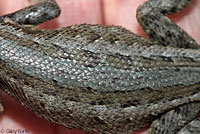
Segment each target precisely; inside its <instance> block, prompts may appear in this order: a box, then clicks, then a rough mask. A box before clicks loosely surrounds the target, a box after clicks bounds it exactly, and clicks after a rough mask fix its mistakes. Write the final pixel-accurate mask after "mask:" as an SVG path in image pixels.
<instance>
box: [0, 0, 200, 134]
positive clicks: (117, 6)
mask: <svg viewBox="0 0 200 134" xmlns="http://www.w3.org/2000/svg"><path fill="white" fill-rule="evenodd" d="M144 1H146V0H57V2H58V4H59V6H60V7H61V11H62V13H61V15H60V17H59V18H57V19H54V20H52V21H50V22H48V23H45V24H42V25H41V26H39V27H40V28H58V27H66V26H68V25H72V24H81V23H90V24H97V23H98V24H103V25H119V26H123V27H126V28H127V29H129V30H131V31H133V32H134V33H136V34H139V35H141V36H145V37H147V36H146V35H145V34H144V32H143V31H142V30H141V27H140V26H139V24H138V23H137V20H136V17H135V15H136V8H137V7H138V6H139V5H141V4H142V3H143V2H144ZM25 3H27V0H0V15H3V14H6V13H11V12H13V11H16V10H18V9H21V8H23V7H24V6H25ZM199 12H200V1H199V0H193V2H192V4H191V5H189V6H188V7H187V8H185V9H184V10H182V11H181V12H180V13H176V14H174V15H170V18H171V19H173V21H175V22H176V23H177V24H178V25H179V26H181V27H182V28H183V29H184V30H186V31H187V32H188V33H189V35H191V36H192V37H193V38H194V39H195V40H196V41H197V42H198V43H199V44H200V36H199V32H200V14H199ZM2 98H3V104H4V108H5V111H4V113H3V114H2V115H1V116H0V131H1V130H5V131H6V130H8V129H12V130H18V129H20V130H24V129H27V130H29V132H28V134H44V133H48V134H56V133H57V134H60V133H65V134H68V133H69V134H84V133H83V132H81V131H80V130H68V129H66V128H64V127H61V126H59V125H55V124H52V123H49V122H48V121H46V120H44V119H41V118H39V117H37V116H36V115H34V114H33V113H31V112H30V111H28V110H26V109H25V108H23V107H22V106H21V105H20V104H19V103H17V102H16V101H15V100H14V99H12V98H11V97H9V96H7V95H5V94H4V93H2ZM0 133H1V132H0ZM140 133H142V134H148V128H147V129H145V130H144V129H143V130H142V131H140V132H137V134H140Z"/></svg>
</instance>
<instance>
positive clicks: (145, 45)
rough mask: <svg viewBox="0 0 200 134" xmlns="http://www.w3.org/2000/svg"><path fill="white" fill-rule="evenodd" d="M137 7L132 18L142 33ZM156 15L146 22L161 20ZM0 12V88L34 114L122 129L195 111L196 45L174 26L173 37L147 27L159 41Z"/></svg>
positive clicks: (90, 127)
mask: <svg viewBox="0 0 200 134" xmlns="http://www.w3.org/2000/svg"><path fill="white" fill-rule="evenodd" d="M153 1H154V0H152V2H153ZM47 3H48V1H47ZM52 3H53V5H54V4H55V3H54V2H53V1H51V2H50V5H51V4H52ZM149 3H150V2H149ZM154 4H155V3H154ZM41 5H42V4H41ZM150 5H151V4H150ZM148 6H149V5H148V4H147V5H146V6H144V7H145V8H147V7H148ZM185 6H186V5H185ZM52 7H53V6H52ZM27 9H29V8H27ZM142 9H143V7H140V8H139V9H138V20H139V22H140V23H142V24H144V25H142V26H143V28H144V29H145V30H146V31H147V32H148V31H149V29H148V28H146V27H145V26H147V25H148V24H146V22H147V21H146V20H143V19H144V18H147V17H146V16H145V15H146V12H147V10H142ZM147 9H148V8H147ZM177 10H180V9H177ZM143 11H144V12H143ZM56 12H57V13H56V16H57V14H58V12H59V11H57V10H56ZM173 12H174V11H173ZM24 13H26V12H24ZM27 13H28V12H27ZM158 14H159V13H158V12H156V13H154V14H150V15H152V16H151V17H152V18H149V19H148V20H149V21H150V20H154V19H156V20H157V19H160V18H162V17H164V16H159V17H160V18H157V16H158ZM147 15H149V14H148V13H147ZM21 16H23V15H21ZM6 17H10V19H11V20H12V19H13V18H14V19H13V20H12V21H16V22H17V23H25V24H26V23H27V22H24V21H23V20H17V19H16V17H13V16H9V15H8V16H6ZM6 17H5V16H4V17H2V18H1V19H0V20H1V22H0V87H1V89H2V90H3V91H4V92H6V93H7V94H9V95H11V96H13V97H14V98H16V99H17V100H18V101H19V102H20V103H22V104H23V105H24V106H25V107H26V108H28V109H29V110H31V111H33V112H34V113H35V114H37V115H39V116H40V117H43V118H45V119H47V120H49V121H51V122H54V123H57V124H61V125H63V126H65V127H68V128H80V129H82V130H85V131H88V132H92V131H93V132H99V133H128V132H131V131H135V130H138V129H140V128H142V127H144V126H146V125H148V124H149V123H150V122H151V121H152V120H154V118H155V117H156V116H158V115H159V114H162V113H166V112H167V111H169V110H171V109H174V108H176V107H178V106H181V107H180V109H181V108H183V109H192V110H191V113H192V114H191V115H187V116H188V118H189V119H188V120H187V121H186V122H189V121H190V120H191V119H193V118H194V117H195V115H196V114H197V113H198V112H199V110H200V107H199V105H200V104H199V102H198V101H199V100H200V92H199V91H200V89H199V88H200V84H199V83H200V51H199V50H198V49H199V46H198V44H197V43H196V42H195V41H194V40H193V39H192V38H190V37H189V36H188V35H187V34H186V33H184V32H182V31H181V32H180V33H178V32H179V31H178V32H177V31H176V30H177V29H178V30H180V29H179V27H177V26H176V25H175V24H174V25H173V26H171V28H174V29H175V30H174V31H175V32H174V33H173V32H172V33H170V35H171V36H172V37H169V38H168V37H167V38H164V39H163V37H160V38H159V37H154V36H155V35H154V34H155V33H154V31H153V32H152V31H150V33H148V34H149V35H150V37H151V38H152V39H154V38H158V40H156V41H152V40H151V41H150V40H147V39H144V38H142V37H139V36H137V35H135V34H133V33H131V32H130V31H128V30H126V29H124V28H121V27H117V26H101V25H88V24H82V25H74V26H69V27H66V28H61V29H57V30H39V29H35V28H31V27H24V26H21V25H19V24H17V23H15V22H7V21H6V19H5V18H6ZM143 17H144V18H143ZM22 18H23V17H22ZM52 18H53V17H52ZM165 19H166V18H165ZM160 20H161V19H160ZM42 21H43V20H42ZM42 21H41V22H42ZM30 22H31V21H30ZM41 22H37V24H39V23H41ZM163 22H164V21H163ZM155 23H156V22H155ZM169 23H170V24H171V22H169ZM34 24H35V23H34ZM162 25H163V24H160V25H159V24H157V25H156V26H157V27H159V26H162ZM157 27H155V29H156V28H157ZM166 28H167V27H166ZM151 32H152V33H151ZM161 32H162V31H161ZM168 32H170V30H169V31H168ZM176 32H177V33H176ZM163 33H167V32H166V31H164V32H163ZM168 34H169V33H168ZM173 34H177V37H176V36H175V35H173ZM178 34H180V35H181V36H179V35H178ZM165 36H166V35H165ZM173 37H174V38H173ZM176 39H177V41H175V42H174V40H176ZM181 39H182V40H181ZM163 40H164V41H163ZM162 42H164V43H162ZM166 46H167V47H166ZM169 46H170V47H169ZM184 104H187V105H184ZM182 105H183V106H182ZM184 125H185V124H184ZM184 125H183V126H184ZM183 126H181V127H183ZM152 128H153V127H152ZM159 128H160V127H159ZM161 129H162V128H161ZM178 129H179V128H178ZM153 131H154V130H153ZM153 131H152V133H153ZM164 131H165V130H164ZM169 131H170V129H169ZM172 131H174V130H172ZM155 133H156V132H155ZM163 133H164V132H163ZM172 133H173V132H172Z"/></svg>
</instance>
